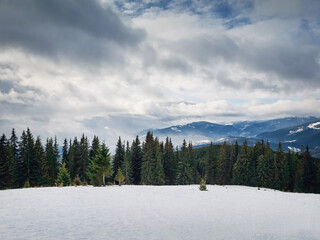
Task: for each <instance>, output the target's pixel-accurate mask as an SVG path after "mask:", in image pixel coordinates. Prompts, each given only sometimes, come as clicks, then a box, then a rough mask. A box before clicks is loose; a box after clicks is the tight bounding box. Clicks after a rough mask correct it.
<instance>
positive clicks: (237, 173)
mask: <svg viewBox="0 0 320 240" xmlns="http://www.w3.org/2000/svg"><path fill="white" fill-rule="evenodd" d="M233 183H234V184H237V185H249V183H250V159H249V157H248V145H247V141H246V140H244V142H243V145H242V147H241V151H240V154H239V155H238V158H237V162H236V163H235V164H234V166H233Z"/></svg>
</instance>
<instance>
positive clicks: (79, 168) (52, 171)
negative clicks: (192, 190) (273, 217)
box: [0, 129, 320, 193]
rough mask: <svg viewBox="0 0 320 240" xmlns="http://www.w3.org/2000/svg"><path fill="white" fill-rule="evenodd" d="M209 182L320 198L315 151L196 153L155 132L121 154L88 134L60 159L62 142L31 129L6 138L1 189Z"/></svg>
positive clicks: (68, 144)
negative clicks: (297, 193) (311, 193)
mask: <svg viewBox="0 0 320 240" xmlns="http://www.w3.org/2000/svg"><path fill="white" fill-rule="evenodd" d="M201 179H205V180H206V182H207V183H209V184H221V185H226V184H235V185H247V186H257V187H266V188H273V189H279V190H283V191H296V192H316V193H319V192H320V161H319V159H316V158H313V157H312V156H311V155H310V153H309V149H308V147H306V150H305V151H304V150H303V151H302V152H301V153H294V152H290V151H289V152H288V153H285V152H284V151H283V149H282V146H281V143H279V145H278V149H277V150H276V151H273V150H272V149H271V148H270V145H269V142H267V143H266V144H265V143H264V141H263V140H262V141H258V142H257V143H256V144H255V146H253V147H249V146H248V145H247V142H246V141H244V143H243V145H242V146H239V145H238V143H237V142H236V143H235V144H233V145H231V146H230V145H227V144H226V143H224V144H223V145H213V144H212V143H211V145H210V146H209V147H204V148H199V149H195V148H193V146H192V143H191V142H189V143H187V142H186V141H185V140H184V141H183V143H182V146H181V148H180V149H178V147H176V148H174V146H173V144H172V142H171V139H169V138H168V137H167V138H166V140H165V142H160V141H159V139H158V138H157V137H154V136H153V133H152V132H148V133H147V135H146V138H145V141H144V142H143V143H141V142H140V139H139V137H138V136H137V137H136V138H135V139H134V140H133V141H132V143H131V145H130V143H129V142H128V141H127V142H125V141H124V142H122V140H121V138H120V137H119V139H118V141H117V145H116V150H115V154H114V156H113V157H112V158H111V156H110V152H109V149H108V147H107V146H106V145H105V144H104V143H102V144H101V143H100V141H99V139H98V137H97V136H94V138H93V141H92V143H91V145H90V144H89V142H88V139H87V137H86V136H84V135H82V137H81V139H80V140H78V139H77V137H75V138H74V139H73V141H72V140H69V141H68V140H67V139H65V140H64V143H63V147H62V154H61V156H60V154H59V146H58V144H57V139H56V138H54V139H52V138H49V139H47V140H46V144H45V146H43V145H42V143H41V139H40V137H37V138H36V140H34V137H33V135H32V134H31V131H30V129H27V131H23V132H22V136H21V137H20V139H18V138H17V136H16V133H15V131H14V129H13V130H12V134H11V137H10V138H9V139H7V138H6V136H5V135H2V137H1V139H0V189H8V188H20V187H24V186H25V187H26V186H32V187H33V186H54V185H65V186H66V185H69V184H71V182H73V183H74V184H76V185H80V184H83V183H84V184H86V183H90V184H92V185H95V186H101V185H105V184H106V183H111V184H113V183H115V182H116V183H119V185H122V184H124V183H125V184H135V185H138V184H143V185H164V184H166V185H174V184H182V185H183V184H195V183H199V182H200V180H201Z"/></svg>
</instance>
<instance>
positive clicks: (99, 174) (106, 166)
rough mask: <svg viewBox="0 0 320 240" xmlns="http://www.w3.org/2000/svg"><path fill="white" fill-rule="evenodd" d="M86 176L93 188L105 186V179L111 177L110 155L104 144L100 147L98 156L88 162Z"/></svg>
mask: <svg viewBox="0 0 320 240" xmlns="http://www.w3.org/2000/svg"><path fill="white" fill-rule="evenodd" d="M87 174H88V176H89V179H90V183H91V184H92V185H94V186H101V185H103V186H105V185H106V183H105V180H106V177H110V176H112V169H111V159H110V153H109V149H108V148H107V146H106V145H105V144H104V143H103V144H102V145H101V146H100V148H99V151H98V154H97V155H96V156H95V157H94V158H93V159H91V160H90V163H89V168H88V173H87Z"/></svg>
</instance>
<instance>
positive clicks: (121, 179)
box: [114, 168, 124, 186]
mask: <svg viewBox="0 0 320 240" xmlns="http://www.w3.org/2000/svg"><path fill="white" fill-rule="evenodd" d="M114 180H115V181H117V182H118V184H119V186H121V185H123V184H124V176H123V173H122V171H121V168H118V171H117V174H116V176H115V177H114Z"/></svg>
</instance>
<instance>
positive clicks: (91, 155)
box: [89, 136, 100, 160]
mask: <svg viewBox="0 0 320 240" xmlns="http://www.w3.org/2000/svg"><path fill="white" fill-rule="evenodd" d="M99 148H100V141H99V138H98V137H97V136H94V137H93V140H92V144H91V147H90V152H89V159H90V160H92V159H93V158H94V157H95V156H97V155H98V152H99Z"/></svg>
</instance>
